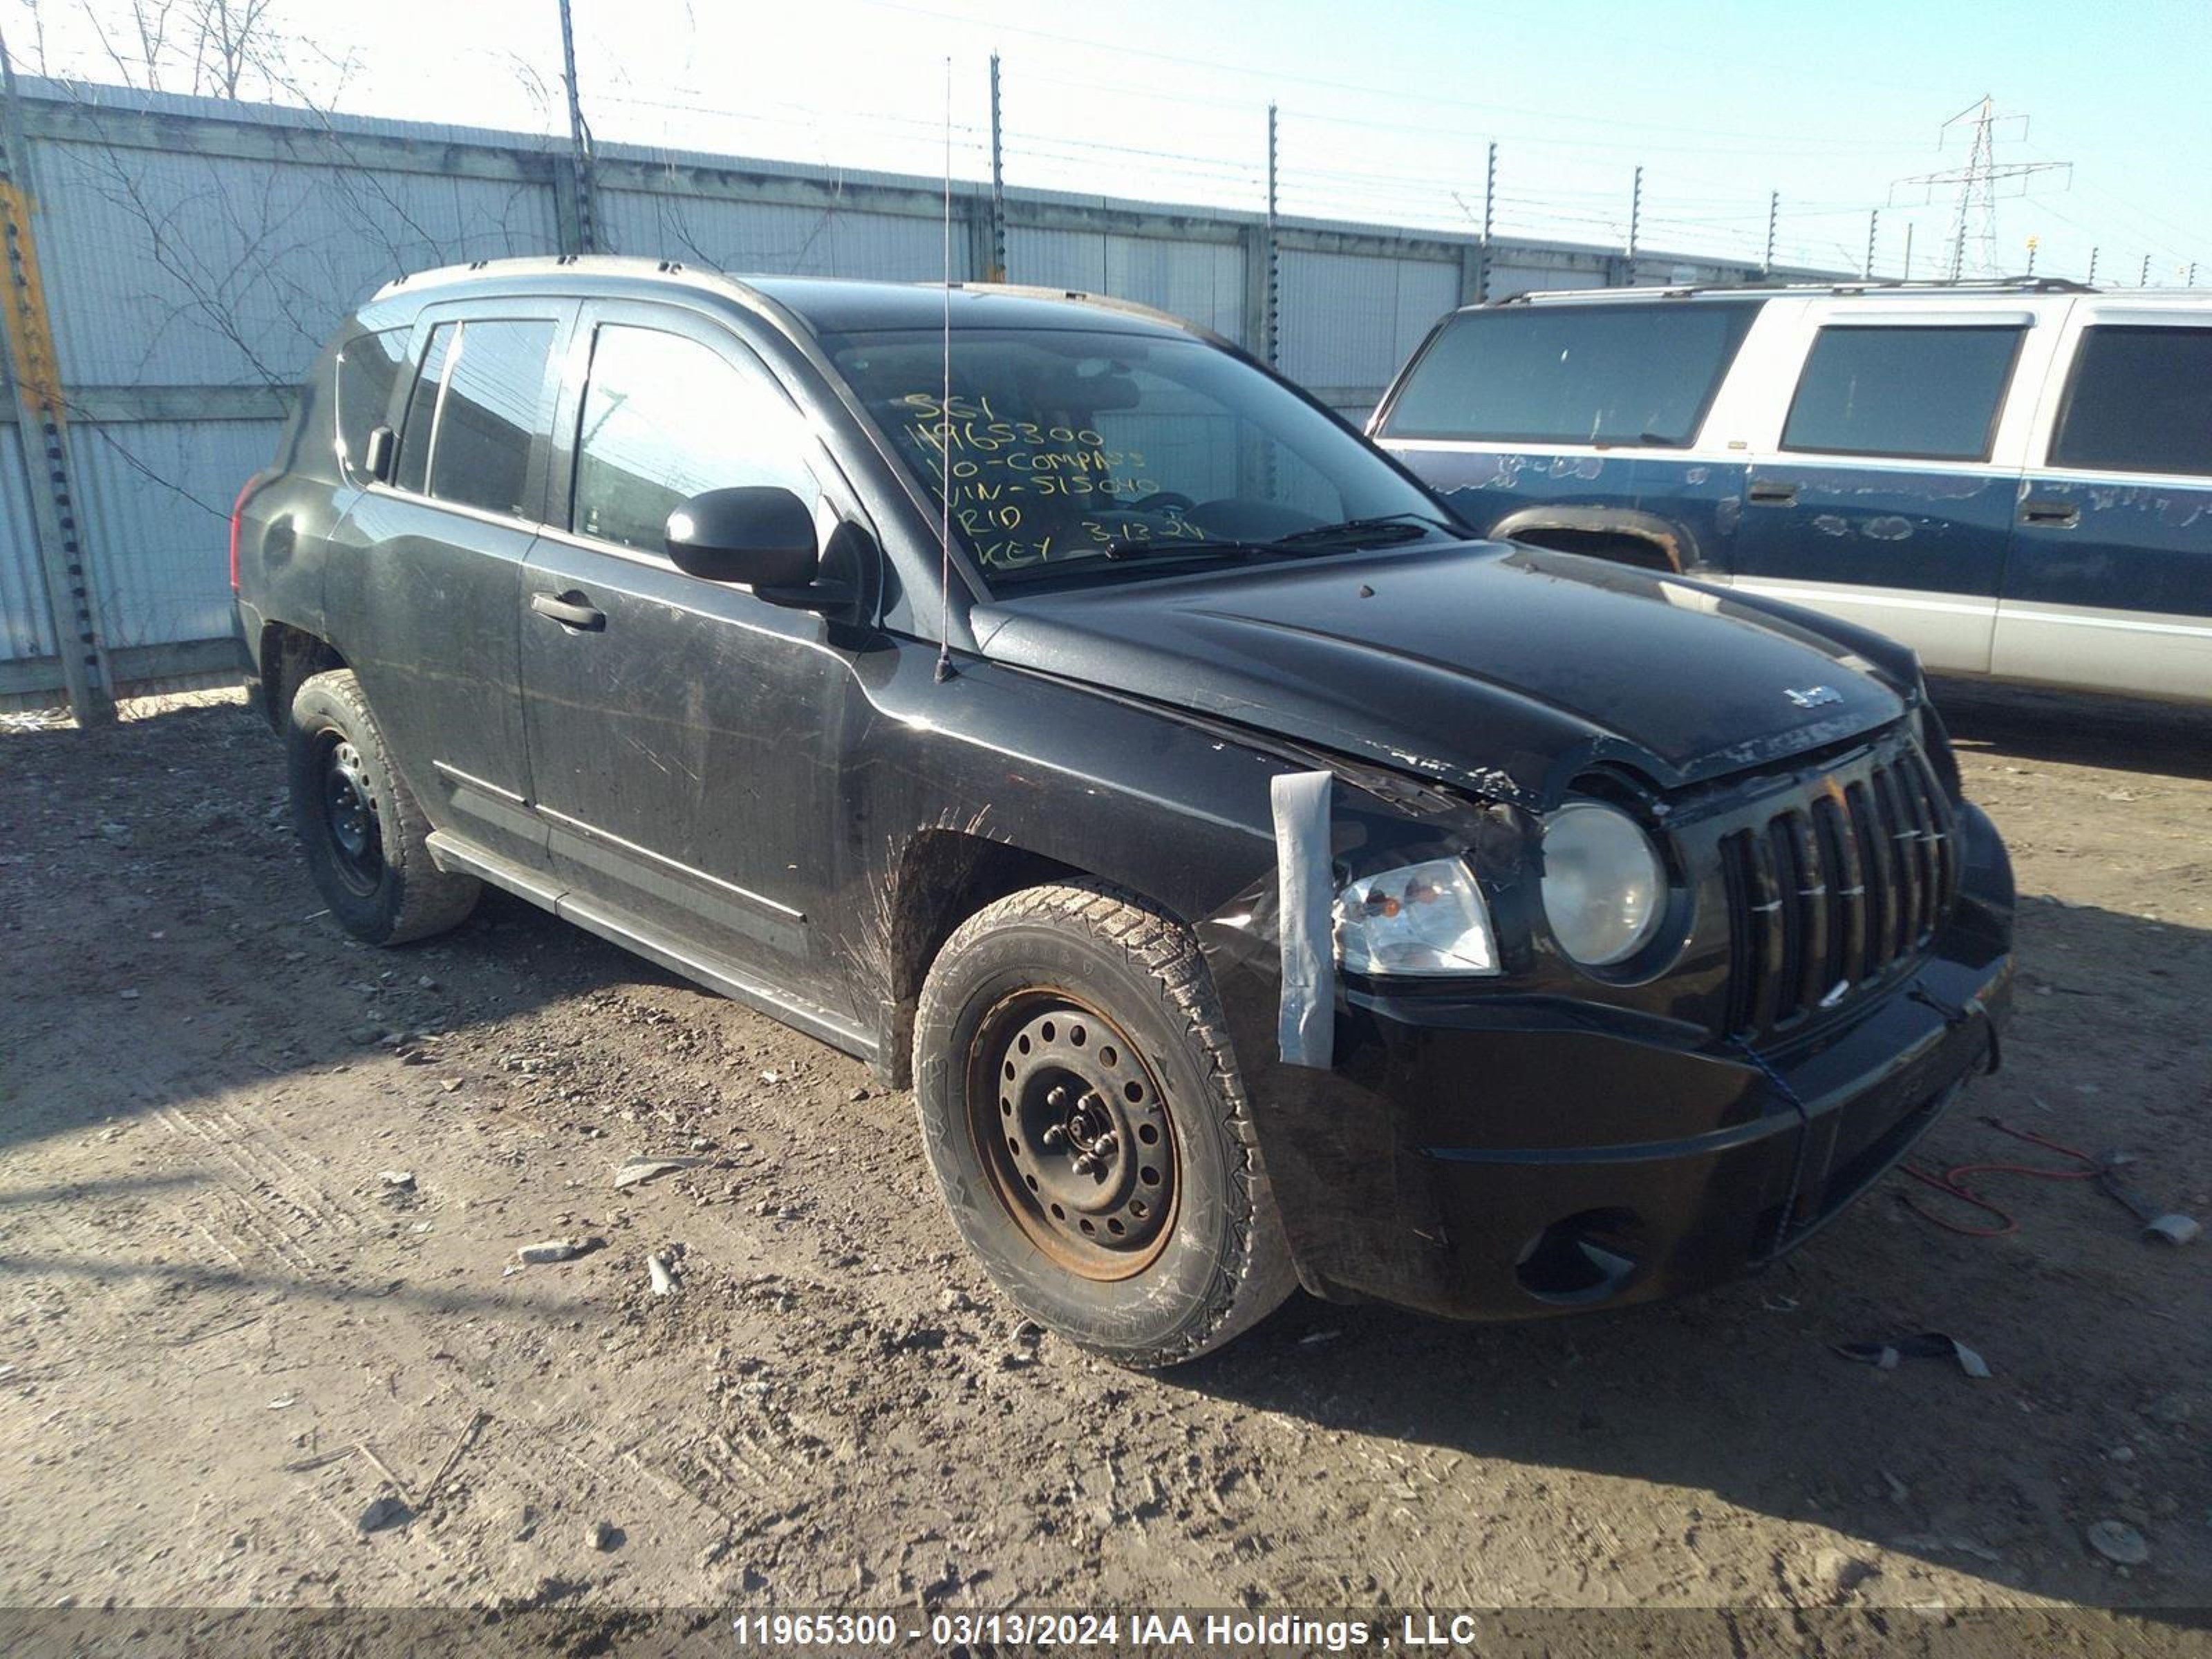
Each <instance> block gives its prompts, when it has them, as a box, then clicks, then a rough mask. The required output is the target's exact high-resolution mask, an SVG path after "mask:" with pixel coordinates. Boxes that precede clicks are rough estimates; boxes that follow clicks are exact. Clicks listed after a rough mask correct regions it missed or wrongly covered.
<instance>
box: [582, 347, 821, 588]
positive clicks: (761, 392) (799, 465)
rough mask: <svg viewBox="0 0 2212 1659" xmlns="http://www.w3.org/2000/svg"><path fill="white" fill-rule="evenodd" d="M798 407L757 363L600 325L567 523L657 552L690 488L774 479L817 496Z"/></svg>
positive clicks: (806, 497) (808, 498)
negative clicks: (744, 362)
mask: <svg viewBox="0 0 2212 1659" xmlns="http://www.w3.org/2000/svg"><path fill="white" fill-rule="evenodd" d="M806 446H807V439H806V436H805V428H804V427H803V426H802V425H801V423H800V421H799V412H798V410H796V409H794V408H793V406H792V404H791V402H790V400H789V399H788V398H786V397H785V396H784V395H783V393H782V392H781V390H779V389H778V388H777V387H776V386H775V385H774V384H772V383H771V382H770V381H769V380H768V379H767V377H766V376H765V375H764V374H761V373H759V372H758V371H757V370H751V369H746V368H739V367H738V365H737V364H735V363H733V362H731V361H730V360H729V359H728V358H726V357H725V356H722V355H721V353H720V352H719V351H716V350H714V349H712V348H711V347H709V346H707V345H705V344H702V343H700V342H699V341H696V340H691V339H687V338H685V337H684V336H682V335H680V334H667V333H663V332H662V331H659V330H658V329H650V328H633V327H629V326H625V325H617V324H609V325H605V326H602V327H601V328H600V329H599V334H598V337H597V338H596V339H595V340H594V341H593V343H592V370H591V379H590V380H589V381H588V382H587V383H586V386H585V390H584V406H583V410H582V413H581V416H580V422H579V425H578V428H577V433H576V485H575V499H574V503H573V507H572V512H571V517H570V528H572V529H573V530H574V531H575V532H577V533H578V534H580V535H585V536H592V537H596V538H599V540H601V541H610V542H619V543H621V544H623V546H625V547H637V548H643V549H646V550H648V551H651V552H654V553H658V552H659V551H660V550H662V548H663V547H664V546H665V545H666V540H667V525H668V515H669V514H670V513H672V512H674V511H675V510H676V509H677V508H678V507H680V506H682V505H683V504H684V501H688V500H689V499H690V497H692V496H694V495H698V494H700V493H701V492H702V491H704V490H708V489H728V488H730V487H732V486H734V485H739V484H778V485H781V486H782V487H783V488H784V489H789V490H791V491H793V493H795V494H796V495H798V496H799V499H800V500H801V501H805V502H806V503H807V505H808V506H810V507H811V506H812V505H813V504H814V502H815V501H816V499H817V497H818V496H819V495H821V489H820V486H819V485H818V484H817V483H816V482H815V479H814V475H813V473H812V472H811V471H810V470H809V468H808V466H807V465H806V460H805V453H806Z"/></svg>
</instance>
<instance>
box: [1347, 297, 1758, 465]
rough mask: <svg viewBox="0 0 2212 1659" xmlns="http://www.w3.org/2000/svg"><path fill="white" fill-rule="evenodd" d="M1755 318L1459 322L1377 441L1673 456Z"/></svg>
mask: <svg viewBox="0 0 2212 1659" xmlns="http://www.w3.org/2000/svg"><path fill="white" fill-rule="evenodd" d="M1758 312H1759V307H1758V306H1757V305H1756V304H1747V305H1738V304H1729V303H1725V302H1717V301H1695V302H1691V301H1680V302H1668V301H1662V302H1660V303H1657V304H1639V305H1560V306H1544V305H1534V306H1510V305H1509V306H1501V307H1498V308H1497V309H1495V310H1483V311H1468V312H1462V313H1460V314H1459V315H1458V316H1456V317H1455V318H1453V319H1451V320H1450V321H1449V322H1448V323H1446V324H1445V325H1444V327H1443V332H1442V333H1440V334H1439V335H1437V338H1436V340H1435V342H1434V343H1432V344H1431V346H1430V347H1429V349H1427V350H1426V351H1425V352H1423V353H1422V354H1421V359H1420V361H1419V362H1418V363H1416V364H1415V365H1414V366H1413V373H1412V374H1411V375H1410V376H1409V377H1408V378H1407V381H1406V384H1405V386H1404V387H1403V388H1402V389H1401V391H1400V392H1399V393H1398V396H1397V398H1396V401H1395V403H1393V404H1392V405H1391V409H1390V414H1389V418H1388V420H1387V421H1386V422H1385V424H1384V428H1383V435H1384V436H1385V437H1390V438H1443V439H1484V440H1488V441H1495V442H1508V443H1556V444H1664V445H1670V446H1674V447H1680V446H1683V445H1686V444H1687V443H1689V442H1690V441H1692V440H1693V439H1694V438H1695V437H1696V436H1697V433H1698V428H1699V425H1700V424H1701V423H1702V422H1704V420H1705V410H1706V409H1707V408H1708V407H1709V406H1710V405H1711V403H1712V400H1713V393H1714V392H1715V391H1717V389H1718V387H1719V386H1720V383H1721V377H1722V376H1723V374H1727V373H1728V368H1729V364H1730V363H1731V362H1734V361H1735V354H1736V349H1737V348H1738V347H1739V346H1741V344H1742V343H1743V337H1744V332H1745V331H1746V330H1747V329H1748V328H1750V326H1751V323H1752V319H1753V317H1755V316H1756V315H1757V314H1758Z"/></svg>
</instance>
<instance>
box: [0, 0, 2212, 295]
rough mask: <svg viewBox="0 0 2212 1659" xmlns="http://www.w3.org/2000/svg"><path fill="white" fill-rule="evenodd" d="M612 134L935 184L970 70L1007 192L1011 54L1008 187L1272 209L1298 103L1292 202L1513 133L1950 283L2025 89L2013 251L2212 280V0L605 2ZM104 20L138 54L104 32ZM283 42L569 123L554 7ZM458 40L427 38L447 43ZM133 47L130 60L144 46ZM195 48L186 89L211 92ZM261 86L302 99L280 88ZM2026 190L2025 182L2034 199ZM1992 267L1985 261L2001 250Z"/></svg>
mask: <svg viewBox="0 0 2212 1659" xmlns="http://www.w3.org/2000/svg"><path fill="white" fill-rule="evenodd" d="M574 7H575V16H576V23H577V30H578V35H579V40H580V58H581V64H580V81H581V82H582V85H583V90H584V96H585V104H586V111H587V112H588V114H589V116H590V118H591V120H592V126H593V127H594V129H595V131H597V132H598V133H599V136H600V137H601V138H602V139H610V140H626V141H629V142H634V143H648V144H661V145H667V146H670V147H671V148H686V149H720V150H728V151H732V152H736V153H739V154H749V155H765V156H779V157H787V158H793V159H799V160H805V161H826V162H830V163H834V164H842V165H847V166H852V167H874V168H889V169H893V170H897V171H905V172H922V173H933V172H934V171H935V170H936V169H937V167H939V165H940V162H941V157H942V148H941V146H942V132H941V127H942V122H943V119H944V110H945V59H946V58H948V57H949V58H951V66H952V103H953V110H952V118H953V122H954V127H955V138H956V150H955V156H954V166H955V168H956V170H957V172H958V173H961V174H962V175H963V176H967V177H977V176H981V173H983V171H984V167H985V163H984V147H983V142H982V139H983V132H984V130H985V124H986V120H987V106H986V101H985V95H984V88H985V84H986V62H987V58H988V56H989V54H990V52H992V51H993V50H994V48H995V49H996V50H998V51H999V52H1000V53H1001V55H1002V58H1003V60H1004V63H1003V72H1004V76H1005V89H1006V90H1005V111H1006V125H1007V177H1008V180H1009V182H1010V183H1012V184H1016V185H1021V184H1030V185H1042V186H1047V187H1051V188H1057V189H1068V190H1079V191H1097V192H1104V191H1113V192H1115V193H1134V194H1141V195H1146V196H1150V197H1158V198H1163V199H1171V200H1187V201H1198V202H1204V203H1210V204H1224V205H1228V204H1235V205H1242V206H1253V205H1257V204H1258V202H1259V200H1260V192H1261V188H1262V171H1263V159H1264V154H1265V150H1264V131H1265V127H1264V121H1265V116H1264V111H1265V108H1266V106H1267V103H1268V101H1269V100H1273V101H1275V102H1276V103H1277V104H1279V106H1280V109H1281V116H1280V121H1281V195H1282V204H1283V207H1284V210H1285V211H1286V212H1289V213H1293V214H1304V215H1313V216H1322V217H1329V218H1343V219H1360V220H1367V221H1373V222H1383V223H1404V224H1417V225H1425V226H1452V227H1457V228H1466V227H1468V226H1469V225H1470V224H1472V223H1473V222H1475V220H1476V219H1477V218H1478V217H1479V216H1480V212H1481V210H1482V202H1483V178H1482V174H1483V161H1484V150H1485V146H1486V143H1488V142H1489V141H1491V140H1492V139H1495V140H1496V141H1497V143H1498V147H1499V178H1498V201H1497V205H1496V216H1497V225H1498V230H1499V232H1500V234H1514V233H1516V232H1519V233H1523V234H1553V235H1564V236H1569V237H1572V238H1574V239H1576V240H1589V241H1592V242H1598V243H1607V244H1617V243H1618V242H1619V241H1620V239H1621V238H1622V237H1623V236H1624V235H1625V234H1626V220H1627V213H1628V200H1629V193H1630V181H1631V175H1632V169H1633V168H1634V167H1636V166H1637V165H1638V163H1641V164H1642V165H1643V166H1644V170H1645V171H1644V223H1643V242H1644V246H1646V247H1647V248H1651V249H1655V250H1665V251H1677V252H1711V253H1719V254H1729V255H1734V256H1737V257H1743V256H1750V257H1756V256H1757V254H1758V252H1759V248H1760V245H1761V244H1762V243H1763V241H1764V239H1765V221H1766V203H1767V192H1768V191H1770V190H1778V191H1781V193H1782V216H1781V220H1780V226H1779V249H1778V251H1779V254H1780V257H1781V258H1783V259H1784V261H1785V262H1788V261H1796V262H1805V263H1817V264H1826V265H1844V264H1857V262H1858V261H1859V260H1860V259H1861V258H1863V253H1864V250H1865V247H1866V242H1867V234H1868V218H1867V215H1868V210H1869V209H1870V208H1880V209H1881V227H1880V241H1879V246H1878V247H1877V252H1876V268H1877V269H1878V270H1881V271H1882V272H1884V273H1885V274H1890V275H1894V274H1896V273H1897V270H1898V268H1899V259H1900V258H1901V256H1902V254H1903V252H1904V242H1905V227H1906V225H1907V223H1908V222H1910V223H1911V224H1912V226H1913V227H1914V235H1915V248H1914V270H1915V274H1916V275H1929V274H1933V273H1934V272H1935V270H1936V262H1937V261H1938V259H1939V258H1942V249H1943V248H1944V246H1947V244H1948V237H1949V235H1950V230H1951V223H1952V212H1953V203H1954V195H1955V192H1954V191H1950V190H1945V191H1940V192H1938V194H1937V197H1936V201H1935V203H1934V204H1932V205H1929V204H1924V197H1923V192H1920V191H1915V190H1910V189H1898V190H1896V191H1893V184H1894V183H1895V181H1897V180H1899V179H1905V178H1906V177H1908V176H1910V175H1912V174H1917V173H1928V172H1932V171H1936V170H1937V169H1941V168H1948V167H1958V166H1960V165H1962V164H1963V163H1964V162H1965V161H1966V155H1967V149H1968V142H1969V139H1970V137H1971V134H1970V133H1969V132H1968V131H1965V130H1959V131H1954V132H1953V133H1952V134H1951V136H1950V139H1949V142H1948V144H1946V145H1945V146H1943V147H1942V148H1939V147H1938V129H1939V127H1940V125H1941V124H1942V122H1943V120H1944V119H1945V118H1947V117H1948V116H1951V115H1953V114H1954V113H1956V112H1960V111H1961V110H1963V109H1966V107H1968V106H1970V105H1972V104H1973V103H1975V102H1976V101H1977V100H1978V99H1979V98H1980V97H1981V96H1982V94H1984V93H1988V94H1993V95H1994V96H1995V98H1996V100H1997V104H1998V106H1999V107H2000V109H2001V110H2002V111H2004V112H2019V113H2026V114H2027V115H2029V116H2031V117H2032V122H2031V123H2030V124H2029V125H2028V126H2027V131H2026V132H2025V134H2024V136H2023V134H2022V132H2021V123H2019V122H2018V121H2009V122H2007V123H2005V124H2003V125H2001V126H2000V128H1999V129H1998V138H1999V143H1998V146H1997V158H1998V160H1999V161H2001V162H2007V161H2042V160H2064V161H2072V162H2074V163H2075V167H2074V169H2073V173H2072V175H2071V182H2070V185H2069V183H2068V181H2067V179H2066V177H2065V176H2064V175H2063V174H2057V175H2046V176H2045V178H2043V179H2038V180H2035V181H2032V182H2033V185H2034V186H2035V187H2034V190H2033V194H2032V195H2029V196H2027V197H2025V198H2021V197H2008V198H2005V199H2000V201H1999V203H1998V204H1997V221H1996V226H1997V229H1996V245H1997V254H1996V263H1997V264H1999V265H2000V266H2002V267H2003V268H2006V269H2008V270H2017V269H2019V268H2020V267H2021V265H2022V264H2024V263H2025V262H2026V259H2027V249H2026V241H2027V238H2028V237H2029V236H2031V235H2033V236H2034V237H2036V238H2037V239H2038V242H2039V247H2038V251H2037V268H2038V270H2043V271H2048V272H2051V273H2052V274H2055V275H2063V276H2081V274H2083V272H2084V270H2086V268H2087V260H2088V256H2089V250H2090V248H2091V247H2092V246H2098V247H2100V248H2101V250H2102V253H2101V257H2100V264H2099V272H2098V274H2099V276H2100V279H2103V280H2112V281H2124V282H2128V283H2132V282H2134V281H2135V280H2136V278H2137V276H2138V275H2139V273H2140V271H2141V269H2142V260H2143V258H2144V256H2145V255H2147V254H2148V255H2149V256H2150V257H2151V259H2152V280H2153V281H2154V282H2179V281H2180V280H2182V272H2183V271H2184V270H2185V267H2186V266H2187V265H2188V264H2189V263H2190V262H2191V261H2196V262H2197V263H2198V264H2199V265H2200V270H2199V272H2198V278H2197V280H2198V281H2199V282H2200V283H2205V284H2208V285H2212V167H2208V166H2207V162H2208V161H2212V155H2208V149H2212V143H2208V141H2212V116H2208V115H2207V113H2206V107H2205V99H2204V89H2203V83H2204V77H2205V73H2206V68H2207V65H2208V64H2212V4H2208V3H2206V0H2134V3H2128V4H2123V5H2116V6H2098V5H2092V4H2083V3H2081V0H2075V3H2071V4H2066V5H2060V4H2056V3H2051V0H2015V3H2010V4H2007V5H2003V6H1998V5H1995V4H1984V3H1979V0H1946V3H1938V4H1929V3H1927V0H1915V3H1905V0H1858V3H1856V4H1853V5H1848V6H1843V5H1834V4H1822V5H1820V6H1817V7H1815V6H1803V5H1795V4H1783V3H1772V4H1756V3H1750V0H1684V3H1679V4H1676V5H1674V6H1671V7H1660V6H1655V5H1651V4H1649V3H1641V4H1634V5H1631V4H1626V3H1613V0H1608V3H1593V4H1585V5H1582V6H1578V7H1553V8H1543V9H1539V8H1534V7H1527V6H1519V7H1505V6H1489V5H1483V4H1477V3H1449V0H1418V3H1395V4H1372V3H1370V4H1364V5H1358V6H1351V5H1343V4H1328V3H1320V0H1275V3H1272V4H1267V5H1264V6H1263V5H1256V4H1230V3H1222V0H1118V3H1115V4H1113V5H1111V6H1109V5H1103V4H1097V3H1092V4H1087V5H1075V4H1068V3H1060V0H1028V3H1021V4H1016V3H1000V0H972V3H962V0H805V3H799V4H791V5H775V4H763V3H759V0H744V3H742V4H740V3H734V0H720V3H717V0H574ZM40 14H43V21H44V24H45V31H44V33H45V46H46V58H47V63H48V66H49V67H50V68H51V69H52V70H54V71H55V72H58V73H70V74H79V75H83V76H88V77H91V78H98V79H106V80H113V79H116V78H118V76H121V75H125V74H128V75H131V76H133V78H142V77H143V73H144V71H143V62H142V61H141V60H142V59H143V52H138V51H137V50H136V48H135V45H134V37H133V35H132V32H131V21H130V20H131V0H67V3H57V0H39V3H33V0H0V27H4V28H5V30H6V33H7V36H8V40H9V46H10V48H11V50H12V51H13V52H15V56H16V58H17V59H18V64H19V67H32V68H35V67H36V64H35V63H34V62H33V61H32V60H33V54H34V51H35V48H36V46H37V44H38V41H37V34H36V31H35V30H34V27H33V23H34V21H38V19H39V15H40ZM88 16H89V17H91V18H94V19H97V20H99V21H101V22H102V23H103V25H104V27H105V31H106V43H105V44H103V43H102V42H101V40H100V39H99V38H98V37H97V36H96V35H95V34H94V33H93V32H92V31H91V30H90V28H89V27H88V24H87V21H86V19H87V17H88ZM271 18H272V23H273V27H275V29H276V31H278V39H277V45H278V46H280V48H281V49H282V51H283V55H284V58H285V59H286V61H287V64H289V72H290V73H291V75H292V76H295V77H296V79H297V80H298V81H299V82H301V84H303V85H304V86H305V87H307V88H308V89H309V90H310V91H311V92H312V94H313V96H314V98H315V99H316V100H318V101H321V102H327V103H331V104H334V105H336V106H337V107H340V108H344V109H349V110H354V111H358V112H364V113H377V114H385V115H393V116H400V117H405V118H415V119H429V120H439V119H443V120H450V121H457V122H461V123H465V124H470V125H495V126H518V127H525V128H529V129H532V130H535V131H557V130H564V127H565V120H566V116H565V112H564V110H563V108H562V105H561V102H560V96H559V83H558V76H559V33H558V26H557V13H556V8H555V4H554V0H473V3H459V0H377V3H374V4H369V5H363V4H362V3H360V0H345V3H332V0H275V4H274V7H273V9H272V12H271ZM430 41H436V42H438V43H439V45H438V46H437V47H436V48H435V50H433V51H430V52H423V51H422V49H421V48H422V45H423V43H426V42H430ZM118 58H120V60H121V61H120V63H119V64H118V61H117V59H118ZM163 81H164V84H166V85H168V86H169V87H171V88H172V89H183V87H184V82H185V74H184V71H183V70H182V69H181V67H180V65H179V63H178V62H177V61H176V60H175V58H173V56H172V58H171V59H170V61H169V62H168V63H167V64H166V66H165V68H164V71H163ZM248 92H249V94H250V95H251V94H255V93H257V92H258V94H259V95H264V96H270V95H274V94H272V93H270V89H269V88H268V87H267V85H266V83H254V82H250V83H249V87H248ZM2013 188H2015V189H2016V188H2017V186H2014V187H2013ZM1968 257H1969V264H1970V265H1971V264H1972V262H1973V260H1974V258H1976V252H1975V251H1974V250H1972V249H1970V252H1969V256H1968Z"/></svg>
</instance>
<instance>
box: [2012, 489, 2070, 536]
mask: <svg viewBox="0 0 2212 1659" xmlns="http://www.w3.org/2000/svg"><path fill="white" fill-rule="evenodd" d="M2020 521H2021V523H2022V524H2039V525H2047V526H2050V527H2051V529H2053V530H2071V529H2073V528H2074V526H2075V525H2077V524H2079V523H2081V507H2079V506H2078V505H2077V504H2076V503H2075V502H2073V501H2048V500H2045V501H2037V500H2035V499H2033V498H2032V497H2031V498H2030V499H2029V500H2027V501H2022V502H2021V504H2020Z"/></svg>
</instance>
